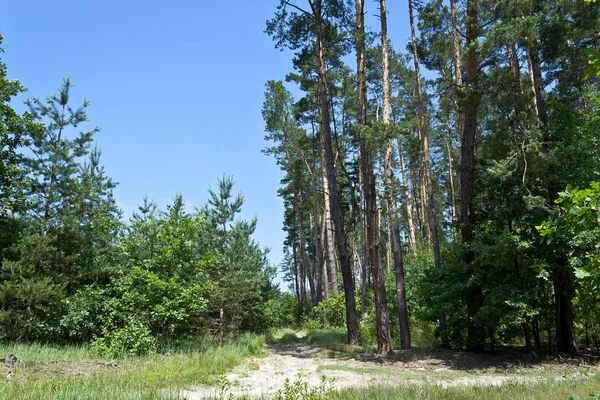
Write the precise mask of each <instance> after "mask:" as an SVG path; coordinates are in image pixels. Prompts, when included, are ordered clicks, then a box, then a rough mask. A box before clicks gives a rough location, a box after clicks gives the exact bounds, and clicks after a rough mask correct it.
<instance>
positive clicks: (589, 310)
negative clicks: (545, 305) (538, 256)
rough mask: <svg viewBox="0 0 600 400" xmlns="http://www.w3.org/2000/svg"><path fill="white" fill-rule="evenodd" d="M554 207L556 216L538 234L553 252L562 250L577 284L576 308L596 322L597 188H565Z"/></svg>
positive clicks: (599, 284) (599, 305) (599, 308)
mask: <svg viewBox="0 0 600 400" xmlns="http://www.w3.org/2000/svg"><path fill="white" fill-rule="evenodd" d="M556 204H557V205H558V210H557V212H556V213H555V214H554V215H553V216H552V219H549V220H547V221H545V222H543V223H542V224H541V225H540V226H538V230H539V232H540V234H541V235H542V236H543V237H544V238H545V239H546V241H547V243H548V244H549V245H550V246H552V247H553V248H554V249H555V251H557V252H559V251H564V250H565V249H566V254H567V255H568V257H569V264H570V265H571V267H572V268H573V271H574V275H575V277H576V279H577V282H578V284H579V285H578V288H577V298H576V301H577V303H578V306H579V307H580V309H581V311H582V313H583V315H584V317H585V318H586V319H587V320H591V321H596V322H600V256H599V255H598V250H599V249H600V245H599V243H600V184H599V183H597V182H592V183H591V185H590V187H588V188H585V189H579V188H567V190H566V191H564V192H561V193H560V194H559V198H558V199H557V200H556Z"/></svg>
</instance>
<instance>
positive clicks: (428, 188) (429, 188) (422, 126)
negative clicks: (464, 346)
mask: <svg viewBox="0 0 600 400" xmlns="http://www.w3.org/2000/svg"><path fill="white" fill-rule="evenodd" d="M408 14H409V18H410V33H411V39H412V50H413V59H414V64H415V76H416V80H417V100H418V103H419V132H420V134H419V136H420V137H421V151H422V157H423V178H424V183H425V196H426V201H425V207H426V209H427V224H426V225H428V226H429V234H430V239H431V244H432V246H433V258H434V265H435V269H437V270H439V269H441V267H442V257H441V253H440V238H439V233H438V223H437V216H436V213H435V201H434V196H433V180H432V178H431V165H430V159H429V134H428V132H427V121H426V119H425V102H424V99H423V89H422V86H421V72H420V68H419V54H418V51H417V37H416V33H415V22H414V16H413V2H412V0H409V1H408ZM439 328H440V334H441V337H442V345H443V346H444V347H448V341H447V335H446V316H445V315H444V313H443V312H442V311H440V312H439Z"/></svg>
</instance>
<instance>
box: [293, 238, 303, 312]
mask: <svg viewBox="0 0 600 400" xmlns="http://www.w3.org/2000/svg"><path fill="white" fill-rule="evenodd" d="M292 253H293V254H292V255H293V257H294V282H295V285H294V287H295V289H296V298H297V299H298V302H299V303H300V304H301V305H302V306H303V307H302V308H303V310H304V304H303V303H302V295H301V294H300V283H299V277H298V255H297V251H296V241H295V240H294V241H292Z"/></svg>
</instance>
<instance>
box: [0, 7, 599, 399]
mask: <svg viewBox="0 0 600 400" xmlns="http://www.w3.org/2000/svg"><path fill="white" fill-rule="evenodd" d="M273 3H274V4H273V6H272V15H271V16H270V17H269V19H268V20H267V21H266V25H265V33H264V34H265V35H268V36H269V37H270V38H271V39H272V42H273V52H276V51H283V52H284V53H285V54H286V55H289V56H290V60H289V73H288V74H287V75H285V76H280V77H275V76H274V77H273V80H269V81H268V82H266V84H265V93H264V102H263V105H262V117H263V120H264V127H265V128H264V131H265V137H264V150H263V153H264V155H265V157H270V158H271V159H272V162H273V163H274V165H276V168H280V169H281V172H282V174H283V179H282V181H281V183H280V189H279V191H278V196H279V197H280V198H281V201H282V202H283V204H284V215H282V216H281V217H282V229H283V231H284V233H285V241H284V243H282V246H283V249H284V259H283V261H282V263H281V264H280V265H273V264H272V262H271V261H270V260H269V250H268V249H267V248H265V247H263V246H262V245H261V244H260V243H258V242H257V240H256V239H255V230H256V226H257V223H258V221H257V220H256V219H252V220H244V219H242V218H241V217H240V212H241V210H242V208H243V207H244V202H245V199H244V197H243V196H242V195H241V194H239V191H238V190H237V189H236V186H235V182H234V177H231V176H227V175H223V176H222V177H221V178H219V179H218V180H217V179H216V177H208V178H206V179H205V180H208V181H212V179H213V178H214V180H215V183H216V184H215V183H213V186H209V187H208V188H207V193H208V200H207V201H206V203H205V204H204V205H202V206H200V207H196V208H194V209H193V210H191V209H190V207H188V206H187V205H186V202H185V199H184V196H183V195H182V194H180V193H175V194H173V195H174V196H173V198H172V201H171V203H170V204H168V205H167V206H166V207H159V206H158V205H157V203H156V202H155V201H153V200H152V199H148V198H145V197H144V198H142V196H140V200H141V204H140V205H139V206H138V208H137V210H136V211H135V212H133V213H132V214H131V215H125V213H124V212H123V211H122V210H121V209H120V208H119V207H118V205H117V201H116V199H115V197H114V193H113V190H114V189H115V188H116V186H117V183H116V182H114V181H113V180H112V179H111V177H110V176H108V174H107V172H106V170H105V168H104V166H103V164H102V159H101V156H102V152H101V150H100V148H99V147H98V145H97V143H96V139H95V138H96V135H98V134H100V133H101V132H100V128H98V127H96V126H95V123H96V122H97V121H90V118H89V117H88V112H89V110H90V107H92V106H91V103H90V102H89V101H88V100H85V101H83V102H82V103H77V104H74V102H73V101H72V97H73V92H74V91H75V90H76V88H75V87H74V84H73V82H72V80H71V77H66V78H64V79H63V81H62V83H60V84H59V85H58V88H57V90H56V91H55V93H53V94H50V95H48V96H46V97H36V96H35V95H31V96H29V94H27V95H28V96H29V97H28V99H27V100H26V101H25V105H24V106H25V111H24V112H19V111H17V110H20V109H22V108H23V107H20V106H19V107H17V106H16V105H15V98H17V97H18V96H22V95H23V93H25V92H26V88H25V86H24V84H22V83H21V82H20V81H18V80H11V79H9V78H8V76H9V75H8V72H7V71H8V69H9V67H10V66H7V65H6V64H5V63H4V62H2V54H1V53H0V142H1V149H2V150H1V151H0V343H1V344H2V345H0V352H1V351H4V350H7V351H8V352H9V353H10V354H9V355H11V354H12V353H16V352H17V350H12V349H15V348H18V349H21V350H20V352H21V354H16V355H14V354H13V355H12V356H14V357H15V359H16V358H17V357H19V358H22V357H23V354H25V356H24V357H25V358H27V356H28V355H29V354H35V352H36V351H37V350H34V349H37V347H36V346H42V347H41V348H46V347H44V346H49V347H48V348H52V349H63V350H60V351H65V352H66V353H65V354H71V355H68V356H65V357H67V358H68V357H75V359H77V360H78V362H80V361H81V360H79V358H78V357H83V356H81V354H80V353H79V352H78V351H79V350H74V349H84V350H83V351H85V352H86V353H85V354H86V355H85V357H93V359H94V360H95V359H100V360H105V359H117V360H123V361H122V362H123V363H125V364H127V363H134V364H131V365H135V366H139V365H142V364H141V363H143V362H144V361H139V360H145V358H143V357H149V358H148V359H149V360H154V361H152V362H155V363H156V365H157V366H156V367H152V368H159V367H158V365H159V364H160V363H162V362H163V361H164V360H165V358H164V357H171V354H173V359H171V360H170V361H168V362H166V361H164V362H166V363H167V364H165V365H168V366H169V368H171V367H172V368H173V370H175V368H176V367H175V362H178V363H180V365H179V367H181V365H183V364H181V363H183V362H184V361H185V362H188V364H185V365H187V367H185V368H190V371H191V370H194V371H195V372H194V374H196V375H198V376H202V377H204V378H202V379H204V380H205V381H202V383H205V384H209V385H216V384H218V385H221V386H222V388H224V387H226V386H227V384H222V383H221V381H220V380H219V379H221V378H216V376H217V375H218V374H219V373H221V374H223V373H224V372H223V371H226V370H229V369H231V368H233V367H234V366H235V365H236V364H239V363H240V362H242V361H241V360H239V359H238V358H247V357H250V356H252V355H256V354H259V353H260V352H261V351H262V350H260V349H259V348H261V347H262V346H263V345H264V343H263V342H261V341H265V340H266V341H267V342H269V343H272V341H275V342H276V343H279V342H277V341H278V340H284V341H285V340H291V341H292V342H293V343H296V342H297V341H298V340H300V341H302V340H308V341H309V342H310V343H313V342H311V340H314V341H316V342H319V340H325V342H324V343H325V344H323V343H321V344H319V345H320V346H321V345H322V346H324V347H327V345H328V344H327V340H329V339H323V337H325V338H328V337H329V336H328V335H329V334H333V335H334V336H335V335H336V334H339V335H341V336H336V337H338V338H340V337H341V340H339V342H340V343H337V344H336V345H335V346H334V347H333V350H331V351H340V350H339V349H340V348H341V347H339V346H342V345H348V346H347V347H343V349H345V350H343V351H344V352H349V353H348V354H355V353H352V352H356V351H358V352H359V353H363V352H364V353H371V354H372V355H373V354H374V357H377V358H378V359H381V358H385V357H402V355H401V354H403V353H404V352H408V353H406V354H417V353H410V352H411V351H413V350H414V348H417V349H438V350H439V351H447V352H453V353H448V354H454V353H456V352H460V353H458V354H463V353H471V354H480V353H486V354H490V353H497V352H500V353H502V352H503V351H505V350H506V349H512V351H517V353H519V354H524V355H527V354H533V355H534V356H535V358H536V359H537V357H538V355H541V354H543V355H545V356H548V357H551V356H552V355H555V354H558V353H562V354H565V356H564V357H571V356H572V355H577V354H584V353H585V354H588V353H590V352H592V353H593V352H594V351H595V353H596V354H597V353H598V351H600V111H599V106H600V90H599V88H600V87H599V86H598V83H599V81H600V47H599V44H600V43H599V41H600V4H599V3H598V2H596V0H551V1H539V0H500V1H492V0H464V1H458V0H408V1H406V2H404V1H402V2H400V3H401V6H402V7H404V11H403V12H405V14H406V15H405V17H406V21H408V22H407V23H408V24H409V28H410V34H411V35H410V37H409V38H407V41H406V42H405V43H392V42H391V40H389V37H388V24H389V26H390V27H391V26H392V25H395V24H399V23H401V21H402V20H401V19H400V18H399V16H397V15H391V14H390V15H388V14H389V13H388V11H387V8H386V7H387V5H386V0H378V1H377V2H374V6H373V5H367V6H368V7H375V9H376V10H377V15H375V16H373V15H368V13H366V12H365V2H364V0H280V1H274V2H273ZM366 15H367V18H366V17H365V16H366ZM368 22H371V26H369V25H368ZM2 39H3V38H2V36H0V44H1V43H2ZM12 72H13V73H16V74H17V75H18V71H12ZM42 95H43V94H42ZM89 95H90V96H91V97H92V99H93V93H90V94H89ZM98 122H101V121H98ZM257 140H260V138H259V137H257ZM282 329H283V330H282ZM285 329H292V331H291V332H292V333H291V334H290V333H289V332H288V335H287V336H286V334H285V332H287V331H286V330H285ZM298 330H300V331H299V332H304V333H298V332H296V331H298ZM274 332H279V334H280V336H281V335H283V337H279V336H277V335H278V333H274ZM281 332H284V333H281ZM294 332H296V333H294ZM306 332H308V336H306ZM324 332H325V333H324ZM326 332H329V333H326ZM331 332H333V333H331ZM256 335H263V336H256ZM294 335H295V336H294ZM319 335H324V336H319ZM306 337H307V338H308V339H306ZM256 338H260V339H256ZM315 338H316V339H315ZM319 338H320V339H319ZM255 340H258V342H260V344H256V343H255V342H254V341H255ZM194 343H195V344H194ZM207 343H208V344H207ZM240 343H241V344H240ZM313 344H314V343H313ZM279 345H280V344H278V345H277V346H279ZM19 346H21V347H19ZM22 346H25V347H22ZM27 346H30V347H27ZM31 346H33V347H31ZM190 346H192V347H193V348H194V349H195V350H194V351H197V352H198V353H193V354H196V355H197V356H198V354H199V356H198V357H200V359H208V358H207V357H209V356H207V354H210V357H216V358H215V360H217V361H213V364H214V365H212V366H209V365H208V364H210V362H207V365H202V366H200V364H194V362H195V361H194V362H192V361H190V360H192V359H191V358H185V357H187V356H186V355H185V354H186V353H185V351H187V350H186V349H188V350H189V348H191V347H190ZM194 346H196V347H194ZM277 346H276V347H274V348H275V349H278V348H279V347H277ZM32 349H33V350H32ZM65 349H71V350H65ZM241 349H243V350H241ZM356 349H361V350H356ZM411 349H413V350H411ZM219 351H221V352H220V353H219ZM70 352H74V353H70ZM228 352H230V353H228ZM42 353H43V352H42V351H41V350H40V352H39V353H38V355H32V356H31V357H33V358H34V359H36V357H42V356H41V355H39V354H42ZM235 353H237V356H234V354H235ZM43 354H45V353H43ZM336 354H337V353H336ZM344 354H346V353H344ZM398 354H400V355H398ZM443 354H446V353H443ZM346 355H347V354H346ZM44 357H45V356H44ZM85 357H84V358H85ZM136 357H137V358H136ZM157 357H159V358H157ZM160 357H163V358H160ZM177 357H180V358H177ZM235 357H238V358H235ZM586 357H587V356H586ZM589 357H592V358H593V357H596V358H594V359H595V360H596V362H597V361H598V360H597V357H598V356H591V355H590V356H589ZM60 359H61V360H62V358H60ZM86 359H87V358H86ZM127 360H130V361H127ZM131 360H138V361H131ZM160 360H163V361H160ZM182 360H184V361H182ZM194 360H195V359H194ZM9 361H10V360H9V356H8V355H7V357H6V358H5V360H4V362H5V363H8V362H9ZM42 361H43V362H45V361H44V360H42ZM42 361H40V362H42ZM10 362H12V361H10ZM25 362H27V361H25ZM36 362H37V361H36ZM53 362H54V361H53ZM102 362H104V361H102ZM149 362H150V361H149ZM98 363H100V361H98ZM135 363H140V364H135ZM169 363H172V364H169ZM6 365H8V364H6ZM102 365H104V364H102ZM110 365H112V364H110ZM127 365H129V364H127ZM143 365H146V364H143ZM152 365H154V364H152ZM217 365H218V368H219V371H217ZM29 367H30V365H29ZM29 367H28V368H29ZM146 367H147V365H146ZM146 367H143V368H146ZM179 367H177V368H179ZM5 368H8V369H7V371H9V372H7V374H8V375H7V378H6V379H7V380H9V381H10V380H11V379H12V378H11V377H12V376H13V367H12V364H11V366H10V368H9V367H5ZM24 368H25V367H24ZM65 368H66V367H65ZM86 368H87V367H86ZM124 368H125V369H127V368H129V367H124ZM135 368H138V367H131V368H130V370H134V369H135ZM139 368H142V367H139ZM148 368H150V367H148ZM165 368H167V367H165ZM181 368H182V369H180V370H179V372H178V373H175V372H169V373H166V372H165V373H158V372H155V373H154V375H152V374H153V373H152V372H145V373H147V375H144V377H149V376H154V377H155V378H152V379H158V381H157V382H159V383H157V385H158V386H152V388H151V390H150V389H148V390H150V391H149V392H148V391H142V392H140V393H138V395H139V396H140V397H133V395H132V397H127V396H125V392H118V391H116V392H112V393H109V391H108V390H111V391H112V390H116V389H114V388H113V389H108V388H112V386H110V385H108V386H107V384H106V383H102V382H103V381H101V380H100V381H95V383H94V385H97V387H96V386H94V388H95V389H90V387H88V386H85V385H88V383H85V382H84V381H81V382H80V383H81V384H82V385H84V383H85V385H84V386H85V388H83V387H84V386H82V388H81V390H83V391H86V390H87V392H85V393H88V394H89V393H92V392H93V390H98V392H97V393H100V394H98V395H97V396H98V397H93V396H92V394H89V396H91V397H89V398H94V399H95V398H132V399H133V398H136V399H137V398H164V397H163V395H165V393H166V392H164V390H166V389H165V387H173V386H174V385H175V386H178V387H186V385H187V386H189V385H190V384H195V383H197V382H196V381H194V380H193V378H192V377H191V372H190V373H189V374H187V375H185V376H186V378H181V377H179V378H174V376H178V375H177V374H180V373H182V372H181V371H182V370H183V369H184V367H181ZM194 368H196V369H194ZM198 368H213V369H211V370H210V371H209V372H206V371H205V370H203V369H200V370H197V369H198ZM27 371H29V370H27ZM36 371H37V370H36ZM128 371H129V370H128ZM144 371H146V370H144ZM152 371H154V370H152ZM198 371H201V372H198ZM31 373H33V372H31ZM35 373H38V372H35ZM95 373H97V372H95ZM59 375H60V379H63V378H64V379H66V380H65V381H64V382H67V383H65V385H63V386H61V385H59V384H56V383H54V379H55V378H52V379H53V380H52V381H50V380H49V381H47V382H46V381H44V382H45V383H40V384H39V386H36V389H35V390H40V392H39V393H45V392H44V391H47V390H59V392H56V393H59V394H60V395H59V394H57V397H56V398H84V397H81V396H83V395H82V394H81V393H84V392H83V391H82V392H81V393H79V392H78V393H79V395H75V394H72V393H71V392H69V391H68V390H70V389H65V388H67V387H68V385H69V384H71V383H68V382H69V379H70V377H72V376H79V375H77V374H76V375H72V374H71V373H70V372H64V371H63V372H60V374H59ZM188 375H189V376H188ZM32 376H37V375H35V374H34V375H32ZM65 376H66V378H65ZM94 376H96V375H94ZM102 376H104V375H102ZM157 376H161V377H160V378H157ZM291 378H293V377H290V379H291ZM2 379H4V378H2ZM2 379H0V395H4V396H8V397H6V398H9V397H10V396H11V395H12V396H14V398H25V397H19V396H18V395H17V394H16V393H19V391H20V390H21V389H19V388H15V387H12V386H3V385H4V383H3V382H4V381H3V380H2ZM23 379H25V378H23ZM36 379H38V378H36ZM56 379H58V378H56ZM98 379H99V378H98ZM102 379H105V378H102ZM106 379H108V378H106ZM111 379H112V378H111ZM132 379H133V378H132ZM135 379H136V380H132V381H131V382H138V381H140V382H141V381H142V377H141V375H140V376H137V375H136V378H135ZM143 379H145V380H146V381H149V380H150V378H143ZM202 379H201V380H202ZM25 380H26V379H25ZM23 382H25V381H23ZM40 382H41V381H40ZM61 382H62V381H61ZM78 382H79V381H78ZM128 382H129V381H128ZM594 382H596V381H594ZM288 383H289V382H288ZM596 383H597V382H596ZM78 384H79V383H78ZM57 385H58V386H57ZM111 385H112V383H111ZM119 385H123V386H119V390H134V389H132V387H134V386H135V385H137V383H127V384H125V383H119ZM127 385H133V386H127ZM298 385H299V386H302V384H301V382H300V383H298ZM103 386H105V387H106V388H104V389H103V388H102V387H103ZM125 386H127V389H124V388H125ZM25 387H27V386H25ZM56 387H60V388H62V389H55V388H56ZM135 387H137V386H135ZM140 387H141V386H140ZM50 388H54V389H50ZM322 388H323V387H321V389H322ZM32 390H33V389H32ZM60 390H64V391H60ZM102 390H106V392H103V391H102ZM135 390H138V389H135ZM140 390H142V389H140ZM143 390H146V389H143ZM223 390H224V389H223ZM288 390H289V391H290V393H291V392H293V390H295V389H293V388H292V389H290V386H286V389H284V392H278V393H279V396H280V397H277V398H289V399H291V398H303V399H316V398H330V397H328V396H329V392H327V391H324V392H321V395H318V393H317V392H318V390H317V389H315V388H313V389H312V391H311V392H310V393H305V394H304V397H302V396H300V397H293V396H292V395H290V393H288ZM323 390H324V389H323ZM502 390H503V389H502ZM548 390H550V389H548ZM598 390H599V391H598V393H600V387H598ZM326 392H327V395H324V394H323V393H326ZM32 393H33V394H32V396H34V397H31V398H36V397H35V395H36V394H35V393H38V392H35V391H33V392H32ZM39 393H38V394H39ZM73 393H75V392H73ZM93 393H96V392H93ZM115 393H116V394H115ZM127 393H130V392H127ZM136 393H137V392H136ZM223 393H224V392H223V391H222V392H221V397H220V398H225V397H223V396H224V395H223ZM411 393H412V392H411ZM432 393H433V392H432ZM432 393H430V394H431V397H426V398H458V397H456V396H458V395H457V394H456V393H455V394H454V395H452V392H448V393H445V394H444V395H448V396H450V397H435V396H438V394H435V393H438V392H435V393H433V394H432ZM544 393H546V392H544ZM434 394H435V395H434ZM372 395H373V394H372ZM488 395H489V397H486V395H484V396H483V397H481V398H497V397H496V396H499V394H498V393H496V392H493V393H492V394H489V393H488ZM61 396H62V397H61ZM69 396H75V397H69ZM111 396H114V397H111ZM119 396H123V397H119ZM153 396H155V397H153ZM286 396H287V397H286ZM373 396H374V398H381V396H383V394H381V393H379V392H377V393H375V394H374V395H373ZM407 396H408V395H407ZM415 396H416V395H415ZM544 396H547V394H543V395H540V396H539V398H547V397H544ZM184 397H185V396H184ZM217 397H218V396H217ZM351 397H352V396H350V394H348V393H346V394H345V395H342V396H341V398H351ZM10 398H12V397H10ZM28 398H29V397H28ZM85 398H88V397H85ZM174 398H181V393H179V392H178V393H177V395H176V396H175V397H174ZM185 398H190V399H191V398H201V397H185ZM231 398H232V397H231ZM361 398H362V397H361ZM365 398H366V397H365ZM390 398H400V397H394V396H391V397H390ZM402 398H417V397H410V396H409V397H402ZM418 398H422V397H418ZM461 398H462V397H461ZM465 398H471V397H465ZM473 398H475V397H473ZM477 398H479V397H477ZM505 398H512V397H510V396H508V395H507V397H505ZM515 398H516V397H515ZM535 398H538V397H535ZM575 398H576V397H575Z"/></svg>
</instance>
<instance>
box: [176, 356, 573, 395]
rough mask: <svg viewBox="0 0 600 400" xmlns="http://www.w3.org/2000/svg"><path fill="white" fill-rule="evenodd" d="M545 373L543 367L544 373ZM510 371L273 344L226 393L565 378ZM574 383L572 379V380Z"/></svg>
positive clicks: (212, 390)
mask: <svg viewBox="0 0 600 400" xmlns="http://www.w3.org/2000/svg"><path fill="white" fill-rule="evenodd" d="M544 370H545V369H544ZM521 372H522V371H512V373H506V372H504V373H503V372H501V371H500V372H499V371H498V370H494V369H486V368H484V369H478V370H477V371H467V370H456V369H454V368H453V367H452V366H450V365H446V364H445V363H444V360H442V361H441V362H440V359H437V358H433V359H422V358H419V359H416V360H412V361H408V362H407V361H399V360H396V361H393V360H392V361H389V360H378V359H369V360H361V359H346V360H339V359H337V360H336V359H330V358H326V357H323V356H322V353H321V348H319V347H315V346H309V345H305V344H295V345H288V346H274V347H271V348H270V349H269V352H268V355H267V356H265V357H264V358H260V359H254V360H251V362H250V367H248V365H246V366H245V367H244V368H239V369H237V370H234V371H233V372H231V373H229V374H228V375H227V376H226V379H227V393H228V394H229V393H231V394H233V395H234V396H235V397H238V396H248V397H261V396H265V397H270V396H273V395H274V394H275V393H276V392H277V391H278V390H281V389H282V388H283V387H284V384H285V381H286V379H289V380H290V381H292V382H293V381H294V380H296V379H297V378H298V377H300V378H301V379H302V381H303V382H305V383H307V384H308V385H310V386H318V385H320V384H321V379H322V377H325V378H326V379H327V380H330V385H332V386H333V388H334V389H336V390H337V389H344V388H349V387H366V386H384V385H387V386H406V385H413V386H414V385H426V384H434V385H438V386H441V387H457V386H486V385H487V386H490V385H495V386H499V385H503V384H506V383H509V382H517V383H528V382H539V381H542V380H544V379H561V380H562V379H565V378H566V377H565V376H564V375H561V376H557V377H555V378H549V377H548V376H547V375H546V377H545V378H544V377H542V376H541V375H540V373H541V372H542V371H541V369H540V370H538V369H534V370H533V371H531V370H529V371H528V373H526V374H523V373H521ZM573 378H574V379H577V376H575V375H574V376H573ZM219 390H220V389H219V388H218V387H196V388H193V389H192V390H189V391H183V392H181V397H182V398H183V399H187V400H199V399H205V398H211V397H216V396H218V394H219Z"/></svg>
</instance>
